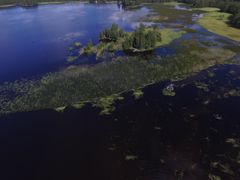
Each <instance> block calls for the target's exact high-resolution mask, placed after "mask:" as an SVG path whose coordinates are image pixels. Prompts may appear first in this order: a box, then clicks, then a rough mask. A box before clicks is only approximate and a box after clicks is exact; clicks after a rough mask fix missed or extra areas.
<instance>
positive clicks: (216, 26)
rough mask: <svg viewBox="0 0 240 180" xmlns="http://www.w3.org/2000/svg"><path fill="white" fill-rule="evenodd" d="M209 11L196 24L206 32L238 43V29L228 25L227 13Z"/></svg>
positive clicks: (239, 35)
mask: <svg viewBox="0 0 240 180" xmlns="http://www.w3.org/2000/svg"><path fill="white" fill-rule="evenodd" d="M210 10H211V9H209V11H208V12H207V13H205V14H204V17H203V18H200V19H199V20H198V23H199V24H200V25H201V26H203V27H204V28H206V29H207V30H208V31H210V32H213V33H216V34H219V35H221V36H224V37H227V38H229V39H232V40H235V41H240V29H237V28H234V27H231V26H230V25H228V19H229V17H230V16H231V14H229V13H223V12H217V11H216V9H215V11H213V9H212V11H210Z"/></svg>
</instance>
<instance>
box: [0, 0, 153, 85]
mask: <svg viewBox="0 0 240 180" xmlns="http://www.w3.org/2000/svg"><path fill="white" fill-rule="evenodd" d="M147 13H148V9H146V8H142V9H140V10H136V11H123V10H122V9H121V8H119V7H118V5H117V4H106V5H91V4H83V3H67V4H60V5H42V6H38V7H33V8H22V7H14V8H9V9H2V10H0V24H1V28H0V64H1V66H0V82H3V81H8V80H16V79H19V78H29V77H32V76H35V77H36V76H37V75H42V74H43V73H46V72H50V71H56V70H59V69H60V68H62V67H64V65H66V57H67V56H68V53H69V52H68V48H69V47H70V46H71V45H72V44H73V43H74V42H76V41H80V42H81V43H82V44H83V45H84V44H86V43H87V42H88V40H89V39H92V40H93V42H95V43H96V42H97V40H98V35H99V32H101V31H102V30H103V29H104V28H107V27H109V26H110V25H111V24H112V23H117V24H118V25H119V26H120V27H122V28H123V29H125V30H128V31H130V30H133V28H134V27H136V25H137V24H138V23H137V22H136V21H137V19H138V18H140V17H141V16H144V15H146V14H147ZM83 61H84V60H83Z"/></svg>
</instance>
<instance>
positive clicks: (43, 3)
mask: <svg viewBox="0 0 240 180" xmlns="http://www.w3.org/2000/svg"><path fill="white" fill-rule="evenodd" d="M65 3H82V4H86V3H88V1H49V2H39V3H37V4H34V5H29V6H28V5H18V4H16V3H14V4H5V5H0V10H1V9H7V8H13V7H35V6H38V5H54V4H65Z"/></svg>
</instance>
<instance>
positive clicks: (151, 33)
mask: <svg viewBox="0 0 240 180" xmlns="http://www.w3.org/2000/svg"><path fill="white" fill-rule="evenodd" d="M161 40H162V39H161V32H160V29H159V27H157V26H154V27H151V28H149V27H146V26H144V25H143V24H140V26H139V27H138V28H137V29H136V30H135V31H134V32H133V33H132V34H131V35H130V36H129V37H128V38H126V39H125V41H124V42H123V44H122V47H123V50H133V51H145V50H152V49H154V48H156V46H157V42H160V41H161Z"/></svg>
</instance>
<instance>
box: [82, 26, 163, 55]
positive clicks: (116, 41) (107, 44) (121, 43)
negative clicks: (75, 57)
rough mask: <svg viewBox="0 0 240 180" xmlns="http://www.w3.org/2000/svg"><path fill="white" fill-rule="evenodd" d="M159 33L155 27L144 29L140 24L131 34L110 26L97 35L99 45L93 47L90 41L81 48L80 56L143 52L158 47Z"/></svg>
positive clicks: (159, 41)
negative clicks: (108, 52) (115, 52)
mask: <svg viewBox="0 0 240 180" xmlns="http://www.w3.org/2000/svg"><path fill="white" fill-rule="evenodd" d="M161 40H162V39H161V31H160V28H159V27H157V26H154V27H146V26H144V25H143V24H140V26H139V27H138V28H136V29H135V31H133V32H126V31H123V30H122V29H121V28H120V27H119V26H118V25H117V24H112V26H111V27H110V28H106V29H105V30H103V31H102V32H101V33H100V34H99V43H98V44H97V45H95V46H94V45H93V43H92V41H89V43H88V44H87V45H86V46H85V47H83V48H82V49H81V51H80V54H93V53H96V54H101V53H103V52H104V51H110V52H113V51H117V50H123V51H131V52H144V51H150V50H153V49H155V48H157V47H158V44H159V43H161Z"/></svg>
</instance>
